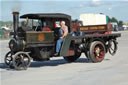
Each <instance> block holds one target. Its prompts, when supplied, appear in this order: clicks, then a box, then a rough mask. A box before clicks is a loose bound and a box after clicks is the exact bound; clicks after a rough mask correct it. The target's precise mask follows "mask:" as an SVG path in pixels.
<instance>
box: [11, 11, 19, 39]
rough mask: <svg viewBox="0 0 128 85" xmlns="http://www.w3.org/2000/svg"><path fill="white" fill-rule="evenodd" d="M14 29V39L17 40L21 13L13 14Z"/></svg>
mask: <svg viewBox="0 0 128 85" xmlns="http://www.w3.org/2000/svg"><path fill="white" fill-rule="evenodd" d="M12 14H13V29H14V38H15V39H16V35H17V29H18V27H19V12H13V13H12Z"/></svg>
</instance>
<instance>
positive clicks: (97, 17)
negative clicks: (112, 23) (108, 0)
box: [80, 14, 107, 26]
mask: <svg viewBox="0 0 128 85" xmlns="http://www.w3.org/2000/svg"><path fill="white" fill-rule="evenodd" d="M80 21H82V22H83V25H84V26H87V25H102V24H107V20H106V15H104V14H80Z"/></svg>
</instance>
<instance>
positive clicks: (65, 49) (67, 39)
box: [60, 33, 72, 56]
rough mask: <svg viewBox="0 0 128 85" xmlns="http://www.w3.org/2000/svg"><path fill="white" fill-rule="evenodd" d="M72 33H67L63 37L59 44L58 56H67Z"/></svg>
mask: <svg viewBox="0 0 128 85" xmlns="http://www.w3.org/2000/svg"><path fill="white" fill-rule="evenodd" d="M71 37H72V34H71V33H69V34H68V35H67V36H66V37H65V38H64V41H63V43H62V46H61V50H60V56H68V49H69V46H70V43H71Z"/></svg>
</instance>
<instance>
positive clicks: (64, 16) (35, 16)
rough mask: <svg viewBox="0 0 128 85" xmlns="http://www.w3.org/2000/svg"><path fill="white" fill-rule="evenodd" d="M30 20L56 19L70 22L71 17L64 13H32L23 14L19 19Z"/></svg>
mask: <svg viewBox="0 0 128 85" xmlns="http://www.w3.org/2000/svg"><path fill="white" fill-rule="evenodd" d="M27 17H28V18H30V19H43V18H57V19H68V20H71V16H70V15H67V14H64V13H32V14H24V15H22V16H20V18H27Z"/></svg>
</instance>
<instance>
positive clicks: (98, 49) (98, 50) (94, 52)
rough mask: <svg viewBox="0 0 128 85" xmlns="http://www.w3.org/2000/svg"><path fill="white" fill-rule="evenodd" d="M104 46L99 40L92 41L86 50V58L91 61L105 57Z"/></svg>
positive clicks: (97, 60)
mask: <svg viewBox="0 0 128 85" xmlns="http://www.w3.org/2000/svg"><path fill="white" fill-rule="evenodd" d="M105 53H106V50H105V46H104V44H103V43H102V42H100V41H94V42H92V43H91V45H90V48H89V51H88V52H87V58H88V60H89V61H91V62H94V63H96V62H101V61H102V60H103V59H104V57H105Z"/></svg>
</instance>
